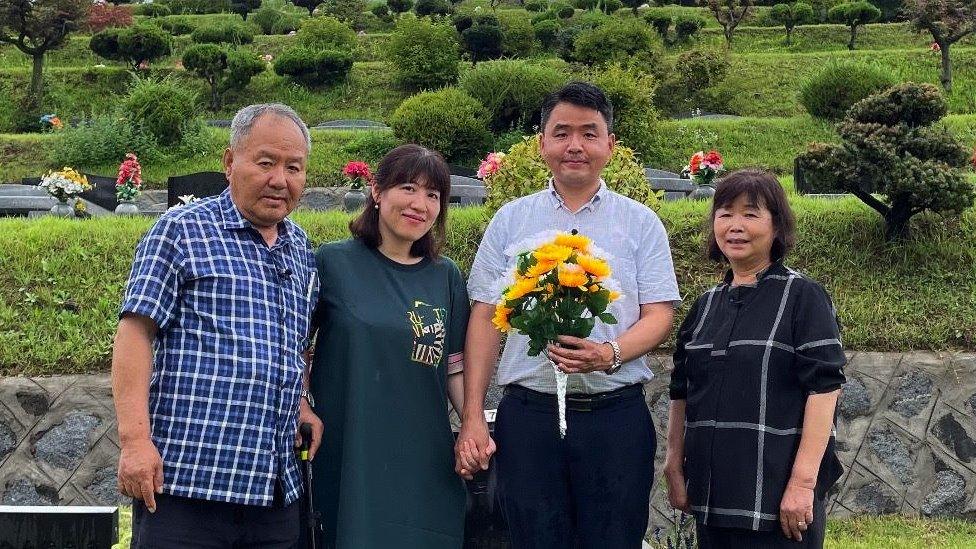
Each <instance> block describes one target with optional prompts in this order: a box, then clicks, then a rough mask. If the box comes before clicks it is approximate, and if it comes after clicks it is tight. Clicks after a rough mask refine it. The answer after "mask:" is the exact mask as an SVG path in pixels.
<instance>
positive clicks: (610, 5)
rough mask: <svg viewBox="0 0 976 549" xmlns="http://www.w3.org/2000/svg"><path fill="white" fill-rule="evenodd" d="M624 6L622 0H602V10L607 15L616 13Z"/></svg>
mask: <svg viewBox="0 0 976 549" xmlns="http://www.w3.org/2000/svg"><path fill="white" fill-rule="evenodd" d="M622 7H624V3H623V2H621V1H620V0H602V1H601V2H600V10H601V11H602V12H603V13H605V14H607V15H610V14H611V13H614V12H615V11H617V10H619V9H620V8H622Z"/></svg>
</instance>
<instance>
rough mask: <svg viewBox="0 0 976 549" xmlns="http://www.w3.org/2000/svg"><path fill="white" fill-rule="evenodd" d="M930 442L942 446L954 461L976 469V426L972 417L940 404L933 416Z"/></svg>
mask: <svg viewBox="0 0 976 549" xmlns="http://www.w3.org/2000/svg"><path fill="white" fill-rule="evenodd" d="M928 442H929V443H930V444H937V445H941V447H942V449H943V450H944V451H945V452H946V453H947V454H949V455H950V456H953V457H954V459H956V460H959V461H961V462H962V463H965V464H967V465H969V466H970V468H976V424H974V422H973V421H972V418H971V417H968V416H966V415H964V414H961V413H959V412H958V411H956V410H955V409H953V408H950V407H949V406H948V405H946V404H944V403H941V402H940V403H939V404H938V405H937V406H936V408H935V412H934V413H933V415H932V421H931V423H930V427H929V437H928Z"/></svg>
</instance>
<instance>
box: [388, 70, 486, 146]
mask: <svg viewBox="0 0 976 549" xmlns="http://www.w3.org/2000/svg"><path fill="white" fill-rule="evenodd" d="M486 119H487V113H486V112H485V108H484V107H483V106H482V105H481V103H479V102H478V101H477V100H475V99H474V98H472V97H471V96H470V95H468V94H466V93H464V92H463V91H461V90H459V89H456V88H444V89H442V90H439V91H435V92H424V93H421V94H418V95H415V96H413V97H410V98H407V100H405V101H404V102H403V103H401V104H400V106H399V107H397V109H396V111H395V112H394V113H393V116H392V117H391V118H390V126H391V127H392V128H393V133H394V134H395V135H396V136H397V137H398V138H400V139H401V140H403V141H405V142H409V143H419V144H421V145H423V146H425V147H428V148H431V149H434V150H436V151H439V152H440V153H441V154H442V155H444V158H445V159H446V160H447V161H448V162H465V161H473V160H474V159H476V158H478V157H479V156H480V155H482V154H483V153H484V152H485V151H486V150H487V148H488V145H489V144H490V143H491V133H490V132H489V131H488V128H487V126H486V125H485V120H486Z"/></svg>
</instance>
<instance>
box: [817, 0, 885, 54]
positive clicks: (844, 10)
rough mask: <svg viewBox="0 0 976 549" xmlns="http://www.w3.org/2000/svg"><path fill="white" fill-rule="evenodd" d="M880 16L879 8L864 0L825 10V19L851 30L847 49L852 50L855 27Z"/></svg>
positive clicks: (873, 20)
mask: <svg viewBox="0 0 976 549" xmlns="http://www.w3.org/2000/svg"><path fill="white" fill-rule="evenodd" d="M880 17H881V10H879V9H878V8H876V7H874V4H872V3H870V2H867V1H865V0H859V1H857V2H845V3H843V4H838V5H836V6H834V7H832V8H830V11H828V12H827V20H828V21H830V22H831V23H840V24H841V25H847V27H848V28H849V29H850V32H851V39H850V40H849V41H848V42H847V49H849V50H853V49H854V44H855V41H856V40H857V29H858V27H862V26H864V25H866V24H868V23H873V22H875V21H877V20H878V19H879V18H880Z"/></svg>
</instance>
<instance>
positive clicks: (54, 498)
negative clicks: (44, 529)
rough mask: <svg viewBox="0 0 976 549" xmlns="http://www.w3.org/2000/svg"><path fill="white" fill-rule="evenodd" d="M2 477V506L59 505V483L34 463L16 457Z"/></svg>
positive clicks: (0, 495)
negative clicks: (15, 460)
mask: <svg viewBox="0 0 976 549" xmlns="http://www.w3.org/2000/svg"><path fill="white" fill-rule="evenodd" d="M15 458H17V462H16V463H13V464H11V463H9V462H8V463H7V464H6V465H5V466H4V468H3V474H2V475H0V505H58V504H59V503H61V500H60V499H59V498H58V488H59V486H58V483H57V482H56V481H54V480H53V479H51V478H50V477H49V476H48V475H46V474H45V473H44V471H42V470H40V469H39V468H38V467H37V466H36V465H35V464H34V463H33V462H32V461H30V460H26V459H20V458H23V456H22V455H17V456H15Z"/></svg>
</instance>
